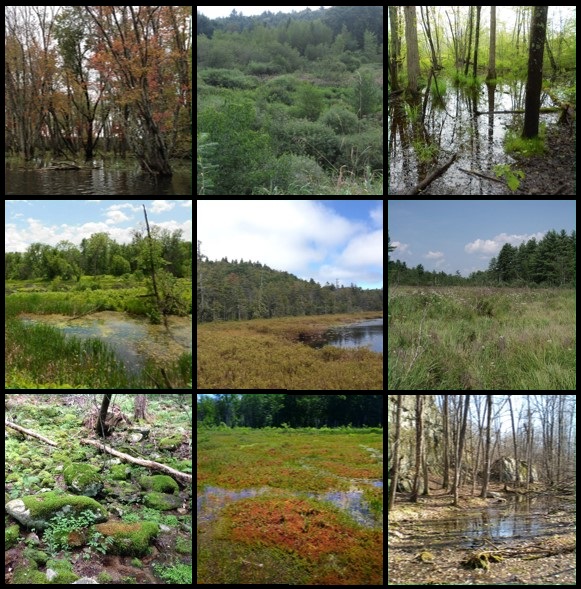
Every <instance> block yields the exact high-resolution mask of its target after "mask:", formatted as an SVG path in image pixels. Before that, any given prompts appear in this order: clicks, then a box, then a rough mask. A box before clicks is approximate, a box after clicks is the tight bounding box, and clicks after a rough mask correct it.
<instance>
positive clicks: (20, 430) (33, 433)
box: [4, 419, 58, 447]
mask: <svg viewBox="0 0 581 589" xmlns="http://www.w3.org/2000/svg"><path fill="white" fill-rule="evenodd" d="M4 426H5V427H11V428H12V429H15V430H16V431H19V432H21V433H23V434H26V435H27V436H31V437H33V438H38V439H39V440H40V441H42V442H44V443H45V444H48V445H49V446H55V447H56V446H58V444H57V443H56V442H53V441H52V440H49V439H48V438H45V437H44V436H41V435H40V434H37V433H36V432H33V431H32V430H29V429H24V428H23V427H20V426H19V425H16V424H15V423H12V422H11V421H7V420H6V419H5V420H4Z"/></svg>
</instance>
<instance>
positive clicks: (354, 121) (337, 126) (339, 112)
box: [321, 106, 360, 135]
mask: <svg viewBox="0 0 581 589" xmlns="http://www.w3.org/2000/svg"><path fill="white" fill-rule="evenodd" d="M321 123H323V124H324V125H327V126H328V127H331V129H333V131H334V132H335V133H336V134H337V135H349V134H351V133H356V132H357V131H358V130H359V127H360V122H359V119H358V118H357V116H356V115H355V114H354V113H353V112H352V111H350V110H348V109H346V108H344V107H341V106H334V107H331V108H330V109H329V110H328V111H327V112H326V113H325V114H324V115H323V116H322V117H321Z"/></svg>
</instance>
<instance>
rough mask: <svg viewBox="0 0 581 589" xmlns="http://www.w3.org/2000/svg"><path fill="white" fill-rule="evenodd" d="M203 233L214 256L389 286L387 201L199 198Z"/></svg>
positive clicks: (345, 281)
mask: <svg viewBox="0 0 581 589" xmlns="http://www.w3.org/2000/svg"><path fill="white" fill-rule="evenodd" d="M196 206H197V239H199V240H200V241H202V253H203V254H204V255H206V256H208V258H210V259H211V260H220V259H222V258H223V257H226V258H228V260H241V259H243V260H245V261H252V262H261V263H263V264H266V265H267V266H270V267H271V268H273V269H275V270H284V271H286V272H290V273H292V274H295V275H296V276H298V277H299V278H303V279H306V280H309V279H310V278H313V279H314V280H316V281H317V282H319V283H320V284H323V285H324V284H325V283H326V282H330V283H335V281H336V280H339V282H340V283H341V284H345V285H349V284H351V283H352V282H353V283H355V284H357V285H358V286H361V287H362V288H382V287H383V203H382V202H381V201H375V200H367V201H343V200H341V201H340V200H322V201H321V200H319V201H315V200H282V201H278V200H277V201H250V200H230V201H228V200H222V201H219V200H198V201H197V205H196Z"/></svg>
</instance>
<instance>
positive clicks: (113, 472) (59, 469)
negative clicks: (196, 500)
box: [4, 394, 193, 585]
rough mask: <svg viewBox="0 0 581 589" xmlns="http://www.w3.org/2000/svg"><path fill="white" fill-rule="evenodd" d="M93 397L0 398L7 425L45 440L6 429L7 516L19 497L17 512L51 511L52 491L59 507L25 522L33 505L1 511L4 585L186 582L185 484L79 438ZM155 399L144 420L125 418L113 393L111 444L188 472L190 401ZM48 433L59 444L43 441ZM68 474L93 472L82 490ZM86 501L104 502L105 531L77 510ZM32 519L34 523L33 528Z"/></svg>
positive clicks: (124, 405)
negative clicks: (38, 506) (153, 489)
mask: <svg viewBox="0 0 581 589" xmlns="http://www.w3.org/2000/svg"><path fill="white" fill-rule="evenodd" d="M93 397H94V396H93V395H90V396H89V395H83V394H76V395H73V394H71V395H68V396H64V395H60V394H59V395H52V394H37V395H29V394H21V395H17V394H10V395H6V396H5V400H6V404H5V421H7V422H8V423H11V424H13V425H17V426H18V427H21V428H25V430H26V431H28V432H34V433H36V434H39V435H42V436H44V438H45V439H44V440H39V439H37V438H36V437H33V436H32V435H26V436H25V435H23V434H22V433H21V432H20V431H17V430H16V429H14V427H8V426H7V427H5V434H4V463H5V466H4V480H5V486H4V492H5V495H4V503H5V505H7V504H8V508H7V514H8V513H13V514H15V515H17V513H18V512H19V510H21V507H20V506H19V502H22V510H24V505H23V504H24V503H26V506H27V507H30V505H31V504H32V505H33V506H34V505H35V504H36V502H38V503H44V504H45V505H47V510H48V509H49V505H50V502H51V501H55V499H54V498H55V497H57V498H59V500H62V501H64V502H65V503H64V506H63V507H62V509H61V510H58V511H56V514H55V515H54V517H52V518H51V517H50V516H49V515H46V514H41V515H40V516H37V520H34V521H30V522H29V523H23V521H25V520H26V514H28V515H30V512H31V509H28V510H26V511H25V512H24V513H22V511H20V512H19V513H20V515H22V517H20V518H18V519H15V518H13V517H12V516H9V515H7V514H6V515H5V518H4V528H5V552H4V562H5V576H4V583H5V584H6V585H46V584H62V585H66V584H72V583H73V581H75V580H77V579H79V577H89V578H91V579H95V580H96V581H98V582H94V584H102V585H104V584H111V585H136V584H137V585H170V584H171V585H191V584H192V550H193V547H192V546H193V543H192V513H191V510H192V486H191V480H190V482H188V481H186V480H183V479H178V480H174V478H175V477H174V478H172V477H170V476H165V475H162V477H161V478H160V477H159V475H160V471H159V470H156V469H153V468H151V469H150V468H145V467H144V466H140V465H137V464H135V463H132V462H130V461H127V460H125V459H123V461H121V460H120V459H119V458H117V457H115V458H113V457H112V456H110V455H109V454H105V453H103V454H101V453H99V451H98V450H96V449H95V448H93V447H92V446H91V447H89V446H88V445H87V444H84V443H82V440H84V439H86V438H90V440H89V441H93V440H94V438H95V437H96V436H95V434H94V431H93V428H92V427H90V423H93V422H92V421H91V416H92V417H93V418H95V416H96V414H97V412H98V410H99V406H98V405H97V404H96V402H95V400H94V399H93ZM151 397H153V396H151ZM159 397H162V395H157V398H156V399H152V398H150V399H149V402H148V408H147V409H148V414H149V416H150V417H149V418H148V420H139V422H137V421H135V420H133V419H131V417H130V416H132V415H133V399H132V398H129V395H115V397H114V403H112V404H111V405H110V406H109V412H108V417H109V419H111V418H112V416H113V414H114V415H115V416H116V419H118V423H117V425H116V426H115V427H113V426H112V431H111V433H110V435H109V436H108V437H107V445H109V446H113V447H114V448H116V449H117V450H119V449H121V450H123V453H122V454H120V456H124V455H125V453H128V452H129V453H130V455H131V456H134V457H135V456H137V457H140V458H148V459H152V460H154V461H155V462H158V463H163V464H164V465H165V466H170V467H171V468H173V469H174V470H176V471H179V472H181V473H185V474H186V475H188V474H189V475H190V476H191V472H192V440H191V434H190V432H191V428H192V411H191V407H190V406H189V405H183V404H180V403H178V402H176V401H175V400H174V399H175V397H177V396H176V395H164V397H165V398H161V399H160V398H159ZM184 397H185V395H184ZM47 438H48V441H53V443H54V444H55V446H51V445H49V444H48V443H47V442H46V439H47ZM68 473H73V474H74V475H78V473H84V474H83V476H85V475H86V474H87V473H92V474H91V476H94V477H96V478H95V479H93V480H95V481H96V484H95V486H94V487H87V486H85V487H79V485H78V484H77V481H82V480H83V479H80V478H75V479H74V480H71V479H70V478H69V474H68ZM152 475H157V477H156V478H154V476H152ZM153 484H155V485H156V486H157V488H158V489H159V488H160V484H163V485H164V487H163V492H161V491H158V492H151V491H148V489H149V488H150V487H151V485H153ZM101 487H102V488H101ZM99 488H101V490H100V491H99ZM170 490H171V491H172V492H171V493H170ZM97 491H98V492H97ZM85 493H86V494H87V495H90V496H91V497H86V496H85ZM13 500H14V501H13ZM16 500H18V502H16ZM69 501H70V504H69V503H67V502H69ZM83 501H84V502H86V503H87V505H88V506H89V508H93V509H94V507H95V506H101V508H102V509H104V510H105V513H106V517H107V523H106V525H105V526H104V527H101V528H93V527H92V526H91V523H90V522H91V519H93V518H89V516H88V515H87V513H86V512H83V514H81V515H79V514H78V513H75V511H74V510H75V507H76V505H79V503H82V502H83ZM95 502H96V503H95ZM89 511H90V509H89ZM47 513H50V512H49V511H47ZM82 515H84V517H83V516H82ZM43 517H44V518H45V520H48V522H46V521H43ZM31 524H32V525H34V526H35V527H36V529H34V528H32V530H30V529H29V528H30V527H32V526H31ZM97 530H100V531H99V532H97ZM138 533H139V534H141V535H138ZM154 536H155V537H154ZM108 538H111V539H108ZM49 570H50V571H52V573H51V574H52V575H53V576H52V577H51V576H50V574H49ZM55 571H56V572H55ZM54 575H57V576H56V577H55V578H53V577H54ZM82 584H91V583H89V582H84V583H82Z"/></svg>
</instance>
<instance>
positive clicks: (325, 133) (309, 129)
mask: <svg viewBox="0 0 581 589" xmlns="http://www.w3.org/2000/svg"><path fill="white" fill-rule="evenodd" d="M272 134H273V138H274V141H275V145H276V147H277V151H278V152H279V153H294V154H297V155H308V156H311V157H312V158H314V159H316V160H317V162H318V163H319V164H321V165H323V166H325V165H326V166H330V165H332V164H333V163H334V162H335V161H336V160H337V157H338V155H339V154H340V150H341V142H340V140H339V138H338V137H337V135H335V133H333V131H332V130H331V129H330V128H329V127H327V126H326V125H324V124H322V123H319V122H315V123H314V122H311V121H306V120H300V121H289V122H288V123H287V124H286V125H284V126H282V127H278V128H274V129H273V130H272Z"/></svg>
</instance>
